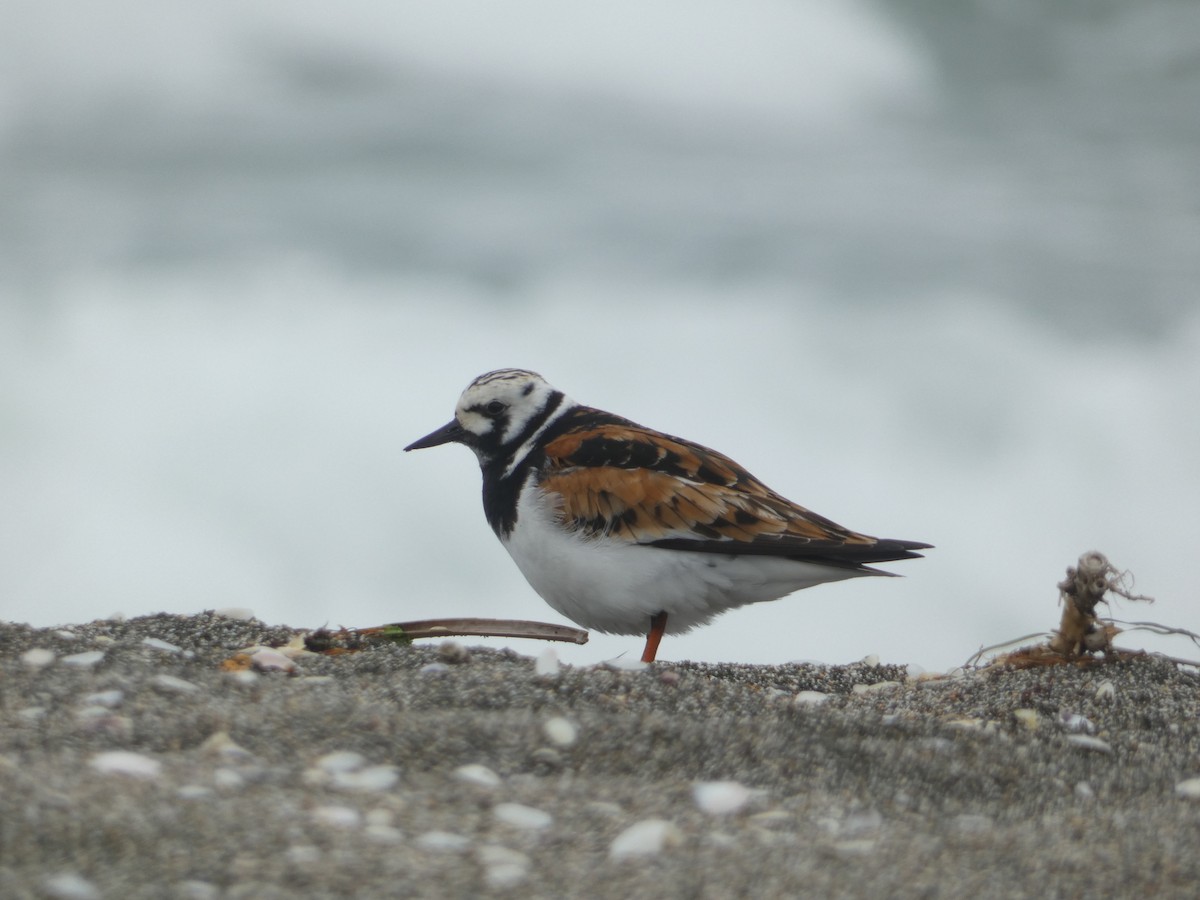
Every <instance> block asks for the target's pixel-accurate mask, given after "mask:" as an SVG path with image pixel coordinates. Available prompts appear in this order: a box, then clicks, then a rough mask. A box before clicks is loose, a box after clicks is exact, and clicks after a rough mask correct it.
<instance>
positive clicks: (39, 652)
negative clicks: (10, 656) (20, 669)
mask: <svg viewBox="0 0 1200 900" xmlns="http://www.w3.org/2000/svg"><path fill="white" fill-rule="evenodd" d="M57 658H58V657H57V656H56V655H55V653H54V651H53V650H47V649H46V648H45V647H33V648H31V649H29V650H26V651H25V652H24V653H22V654H21V662H22V664H24V665H27V666H29V668H31V669H40V668H42V667H43V666H48V665H50V663H52V662H54V660H56V659H57Z"/></svg>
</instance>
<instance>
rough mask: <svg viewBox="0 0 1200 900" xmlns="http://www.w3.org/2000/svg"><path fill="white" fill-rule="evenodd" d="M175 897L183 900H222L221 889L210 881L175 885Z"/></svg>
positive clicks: (185, 882)
mask: <svg viewBox="0 0 1200 900" xmlns="http://www.w3.org/2000/svg"><path fill="white" fill-rule="evenodd" d="M175 896H177V897H180V898H182V900H220V896H221V889H220V888H219V887H217V886H216V885H215V884H213V883H212V882H209V881H197V880H195V879H192V880H189V881H180V882H177V883H176V885H175Z"/></svg>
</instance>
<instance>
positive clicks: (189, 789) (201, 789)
mask: <svg viewBox="0 0 1200 900" xmlns="http://www.w3.org/2000/svg"><path fill="white" fill-rule="evenodd" d="M175 796H176V797H181V798H182V799H184V800H203V799H204V798H205V797H211V796H212V788H207V787H205V786H204V785H202V784H185V785H184V786H183V787H181V788H180V789H179V790H177V791H176V792H175Z"/></svg>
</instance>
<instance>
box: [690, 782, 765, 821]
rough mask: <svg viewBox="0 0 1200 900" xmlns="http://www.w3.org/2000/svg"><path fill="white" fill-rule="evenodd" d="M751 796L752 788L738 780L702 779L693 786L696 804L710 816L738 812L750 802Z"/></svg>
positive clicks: (693, 797) (693, 796)
mask: <svg viewBox="0 0 1200 900" xmlns="http://www.w3.org/2000/svg"><path fill="white" fill-rule="evenodd" d="M751 796H752V792H751V790H750V789H749V788H748V787H746V786H745V785H744V784H741V783H740V782H737V781H701V782H699V783H698V784H696V785H694V786H693V787H692V799H693V800H695V801H696V806H698V807H699V808H700V811H701V812H704V813H707V814H708V815H710V816H726V815H730V814H731V813H735V812H738V811H739V810H740V809H742V808H743V807H744V806H745V805H746V804H747V803H749V802H750V797H751Z"/></svg>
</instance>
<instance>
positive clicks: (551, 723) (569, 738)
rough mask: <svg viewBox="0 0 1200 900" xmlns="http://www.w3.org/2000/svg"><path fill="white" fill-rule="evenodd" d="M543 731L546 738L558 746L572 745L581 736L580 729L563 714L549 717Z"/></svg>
mask: <svg viewBox="0 0 1200 900" xmlns="http://www.w3.org/2000/svg"><path fill="white" fill-rule="evenodd" d="M542 733H543V734H544V735H546V740H548V741H549V742H550V743H552V744H554V745H555V746H557V747H570V746H571V745H573V744H574V743H575V741H576V740H578V738H579V729H578V728H576V727H575V725H574V723H572V722H571V721H570V720H569V719H564V718H563V717H562V716H555V717H554V718H552V719H547V720H546V721H545V723H544V724H543V725H542Z"/></svg>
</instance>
